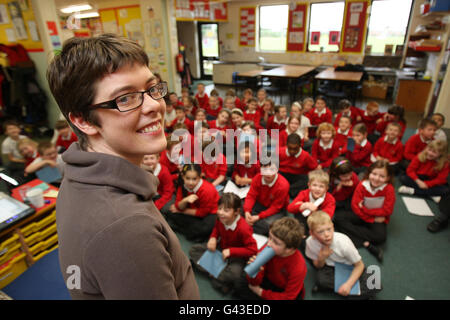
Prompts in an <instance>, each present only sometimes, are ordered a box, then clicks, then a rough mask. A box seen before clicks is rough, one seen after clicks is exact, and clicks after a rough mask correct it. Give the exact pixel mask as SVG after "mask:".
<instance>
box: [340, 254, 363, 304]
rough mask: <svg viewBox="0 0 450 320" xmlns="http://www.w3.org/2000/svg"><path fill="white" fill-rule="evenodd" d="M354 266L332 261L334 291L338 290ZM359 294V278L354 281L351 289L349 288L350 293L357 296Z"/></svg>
mask: <svg viewBox="0 0 450 320" xmlns="http://www.w3.org/2000/svg"><path fill="white" fill-rule="evenodd" d="M353 268H354V266H351V265H348V264H343V263H339V262H335V263H334V292H336V293H337V292H338V291H339V288H340V287H341V286H342V285H343V284H344V282H345V281H347V280H348V278H350V275H351V274H352V271H353ZM360 294H361V289H360V287H359V280H358V281H356V282H355V284H354V285H353V287H352V289H351V290H350V295H353V296H359V295H360Z"/></svg>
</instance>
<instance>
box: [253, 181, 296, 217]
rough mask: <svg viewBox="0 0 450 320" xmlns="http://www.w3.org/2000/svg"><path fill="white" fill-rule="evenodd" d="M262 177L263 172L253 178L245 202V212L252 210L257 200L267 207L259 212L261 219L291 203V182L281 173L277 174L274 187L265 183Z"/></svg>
mask: <svg viewBox="0 0 450 320" xmlns="http://www.w3.org/2000/svg"><path fill="white" fill-rule="evenodd" d="M262 179H263V177H262V175H261V173H259V174H258V175H257V176H256V177H255V178H254V179H253V181H252V183H251V185H250V190H249V192H248V194H247V197H246V198H245V202H244V212H252V209H253V207H254V205H255V203H256V201H258V202H259V203H260V204H262V205H263V206H264V207H266V208H267V210H264V211H262V212H260V213H259V214H258V216H259V218H260V219H264V218H267V217H270V216H272V215H274V214H275V213H279V212H280V211H281V210H282V209H284V208H286V207H287V206H288V204H289V182H288V181H287V180H286V179H285V178H284V177H283V176H282V175H281V174H277V178H276V179H277V180H276V181H275V184H274V185H273V186H272V187H269V186H268V185H266V184H263V183H262Z"/></svg>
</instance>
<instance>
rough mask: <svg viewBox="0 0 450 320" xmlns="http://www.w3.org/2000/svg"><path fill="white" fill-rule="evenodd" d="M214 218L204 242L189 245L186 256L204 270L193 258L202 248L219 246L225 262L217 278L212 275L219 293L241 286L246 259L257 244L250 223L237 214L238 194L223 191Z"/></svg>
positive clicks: (204, 249) (195, 257) (217, 247)
mask: <svg viewBox="0 0 450 320" xmlns="http://www.w3.org/2000/svg"><path fill="white" fill-rule="evenodd" d="M217 218H218V219H217V220H216V224H215V225H214V229H213V230H212V232H211V235H210V237H209V240H208V242H207V243H204V244H196V245H194V246H192V248H191V249H190V250H189V256H190V258H191V260H192V261H193V265H194V266H196V267H197V268H198V269H199V270H200V271H205V270H204V269H203V268H202V267H201V266H199V265H198V264H197V261H198V260H199V259H200V258H201V256H202V255H203V254H204V253H205V251H206V250H210V251H216V250H221V251H222V258H223V260H226V261H227V266H226V267H225V269H224V270H223V271H222V272H221V273H220V274H219V276H218V277H217V279H216V278H212V285H213V287H214V288H216V289H218V290H220V291H222V292H223V293H228V292H230V291H231V290H232V289H234V288H237V287H239V286H242V283H243V281H245V277H243V270H244V267H245V265H246V262H247V260H248V259H249V258H250V257H251V256H253V255H255V254H256V253H257V251H258V248H257V245H256V241H255V239H254V238H253V236H252V235H253V229H252V227H250V226H249V225H248V223H247V222H246V221H245V219H244V218H243V217H241V199H240V198H239V197H238V196H236V195H235V194H233V193H224V194H223V196H222V198H220V200H219V205H218V209H217Z"/></svg>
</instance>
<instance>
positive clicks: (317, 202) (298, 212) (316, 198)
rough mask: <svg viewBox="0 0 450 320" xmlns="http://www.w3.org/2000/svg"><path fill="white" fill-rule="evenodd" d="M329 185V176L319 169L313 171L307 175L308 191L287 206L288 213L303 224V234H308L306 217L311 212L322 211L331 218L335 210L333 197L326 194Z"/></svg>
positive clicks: (301, 192) (302, 192) (300, 194)
mask: <svg viewBox="0 0 450 320" xmlns="http://www.w3.org/2000/svg"><path fill="white" fill-rule="evenodd" d="M329 185H330V176H329V175H328V173H326V172H325V171H323V170H321V169H317V170H313V171H311V172H310V173H309V174H308V189H306V190H303V191H300V193H299V194H298V195H297V196H296V197H295V199H294V200H292V202H291V203H290V204H289V206H288V212H290V213H292V214H294V215H295V218H296V219H297V220H298V221H299V222H300V223H301V224H303V226H304V228H305V234H308V225H307V223H306V219H307V217H308V216H309V215H310V214H311V212H314V211H317V210H322V211H325V212H326V213H327V214H328V215H329V216H330V218H333V216H334V211H335V209H336V201H335V200H334V197H333V196H332V195H331V194H330V193H329V192H327V190H328V187H329Z"/></svg>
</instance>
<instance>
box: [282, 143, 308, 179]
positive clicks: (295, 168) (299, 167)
mask: <svg viewBox="0 0 450 320" xmlns="http://www.w3.org/2000/svg"><path fill="white" fill-rule="evenodd" d="M279 161H280V171H282V172H285V173H290V174H308V172H310V171H311V170H314V169H316V168H317V161H316V160H315V159H314V158H313V157H311V155H310V154H309V153H308V152H307V151H305V150H303V149H300V151H299V154H297V155H295V156H293V157H292V156H290V155H289V153H288V151H287V148H286V147H283V148H280V154H279Z"/></svg>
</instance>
